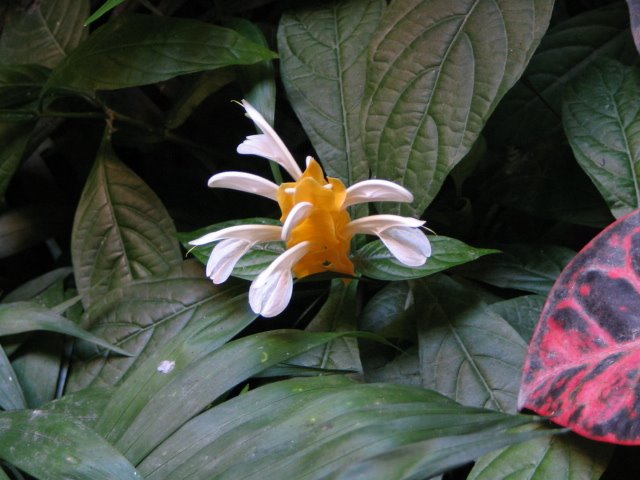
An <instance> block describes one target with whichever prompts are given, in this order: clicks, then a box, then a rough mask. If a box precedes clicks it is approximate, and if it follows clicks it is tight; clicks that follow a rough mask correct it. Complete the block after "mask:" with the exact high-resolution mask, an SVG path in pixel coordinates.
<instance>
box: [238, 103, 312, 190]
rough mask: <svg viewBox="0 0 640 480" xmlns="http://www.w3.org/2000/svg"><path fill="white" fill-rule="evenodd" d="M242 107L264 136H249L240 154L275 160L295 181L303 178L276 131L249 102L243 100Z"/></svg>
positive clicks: (239, 146)
mask: <svg viewBox="0 0 640 480" xmlns="http://www.w3.org/2000/svg"><path fill="white" fill-rule="evenodd" d="M242 106H243V107H244V109H245V111H246V112H247V115H248V116H249V118H250V119H251V120H253V123H255V124H256V126H257V127H258V128H259V129H260V130H261V131H262V135H250V136H248V137H247V139H246V140H245V141H244V142H242V143H241V144H240V145H238V149H237V151H238V153H240V154H245V155H246V154H250V155H259V156H261V157H265V158H268V159H270V160H273V161H274V162H277V163H278V164H279V165H280V166H282V167H283V168H284V169H285V170H286V171H287V172H289V175H291V176H292V177H293V179H294V180H298V179H299V178H300V177H301V176H302V171H301V170H300V167H299V166H298V164H297V163H296V161H295V160H294V158H293V156H292V155H291V153H290V152H289V150H288V149H287V147H286V146H285V144H284V142H283V141H282V140H281V139H280V137H279V136H278V134H277V133H276V132H275V130H274V129H273V128H271V125H269V123H268V122H267V121H266V120H265V119H264V117H263V116H262V115H261V114H260V112H258V111H257V110H256V109H255V108H253V106H252V105H251V104H250V103H249V102H247V101H246V100H242Z"/></svg>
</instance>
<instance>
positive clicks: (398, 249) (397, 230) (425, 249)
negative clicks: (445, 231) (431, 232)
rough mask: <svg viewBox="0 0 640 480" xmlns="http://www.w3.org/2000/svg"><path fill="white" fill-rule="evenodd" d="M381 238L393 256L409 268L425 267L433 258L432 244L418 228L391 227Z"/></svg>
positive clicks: (382, 232) (384, 231) (381, 234)
mask: <svg viewBox="0 0 640 480" xmlns="http://www.w3.org/2000/svg"><path fill="white" fill-rule="evenodd" d="M379 237H380V240H382V242H383V243H384V244H385V245H386V247H387V248H388V249H389V251H390V252H391V254H392V255H393V256H394V257H396V258H397V259H398V260H399V261H400V262H402V263H404V264H405V265H407V266H409V267H419V266H421V265H424V264H425V262H426V261H427V258H429V257H430V256H431V243H430V242H429V239H428V238H427V236H426V235H425V234H424V232H422V231H420V229H418V228H412V227H390V228H387V229H385V230H382V231H381V232H380V234H379Z"/></svg>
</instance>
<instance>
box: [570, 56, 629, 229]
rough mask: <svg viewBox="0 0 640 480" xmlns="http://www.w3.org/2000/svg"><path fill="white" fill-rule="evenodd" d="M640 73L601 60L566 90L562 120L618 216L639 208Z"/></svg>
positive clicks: (581, 159) (580, 160)
mask: <svg viewBox="0 0 640 480" xmlns="http://www.w3.org/2000/svg"><path fill="white" fill-rule="evenodd" d="M638 90H640V69H638V68H637V67H627V66H624V65H622V64H621V63H619V62H616V61H614V60H608V59H607V60H605V59H601V60H599V61H598V62H595V63H594V64H593V65H592V67H591V68H589V69H588V70H587V71H585V72H583V73H582V74H581V75H580V76H579V77H577V78H576V79H575V80H574V81H573V82H571V83H570V85H569V86H568V88H567V93H566V95H565V98H564V102H563V105H562V121H563V124H564V128H565V132H566V134H567V138H568V139H569V143H570V144H571V147H572V148H573V153H574V154H575V156H576V159H577V160H578V163H579V164H580V166H581V167H582V168H583V169H584V171H585V172H586V173H587V175H589V177H591V180H593V183H594V184H595V185H596V187H598V190H599V191H600V193H601V194H602V196H603V197H604V198H605V200H606V201H607V204H608V205H609V208H610V209H611V212H612V213H613V215H614V216H615V217H616V218H619V217H621V216H624V215H626V214H627V213H630V212H631V211H633V210H635V209H636V208H638V207H640V185H639V183H640V137H639V136H638V132H639V131H640V99H639V98H638V95H637V93H638Z"/></svg>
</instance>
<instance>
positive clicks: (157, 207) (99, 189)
mask: <svg viewBox="0 0 640 480" xmlns="http://www.w3.org/2000/svg"><path fill="white" fill-rule="evenodd" d="M175 236H176V233H175V227H174V226H173V221H172V220H171V217H170V216H169V214H168V213H167V211H166V209H165V208H164V206H163V205H162V203H161V202H160V199H159V198H158V197H157V196H156V195H155V194H154V193H153V191H151V189H150V188H149V187H148V186H147V185H146V184H145V183H144V182H143V181H142V179H141V178H140V177H138V176H137V175H136V174H135V173H134V172H133V171H131V170H130V169H129V168H128V167H127V166H125V165H124V164H123V163H122V162H120V160H118V158H117V157H116V156H115V154H114V152H113V150H112V149H111V143H110V141H109V138H108V135H105V138H104V139H103V141H102V144H101V146H100V150H99V151H98V154H97V157H96V161H95V164H94V166H93V170H92V171H91V173H90V174H89V178H88V179H87V183H86V185H85V187H84V191H83V192H82V197H81V198H80V203H79V205H78V209H77V210H76V216H75V220H74V225H73V233H72V238H71V254H72V259H73V268H74V273H75V279H76V285H77V287H78V291H79V292H80V294H82V295H83V299H82V300H83V304H84V305H85V307H88V306H90V305H91V304H92V303H93V302H94V301H95V300H96V299H97V298H99V297H100V296H101V295H103V294H104V293H106V292H108V291H109V290H112V289H114V288H117V287H119V286H122V285H125V284H127V283H130V282H132V281H133V280H136V279H140V278H144V277H147V276H150V275H161V274H164V273H167V272H168V271H169V269H170V268H171V267H172V266H173V265H178V264H180V263H181V262H182V254H181V253H180V248H179V247H178V242H177V241H176V238H175Z"/></svg>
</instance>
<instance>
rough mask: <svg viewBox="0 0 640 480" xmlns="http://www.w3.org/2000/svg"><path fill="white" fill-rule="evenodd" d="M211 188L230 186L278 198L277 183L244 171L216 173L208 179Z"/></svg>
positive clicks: (274, 198) (273, 198)
mask: <svg viewBox="0 0 640 480" xmlns="http://www.w3.org/2000/svg"><path fill="white" fill-rule="evenodd" d="M208 185H209V187H211V188H230V189H232V190H240V191H242V192H249V193H255V194H256V195H262V196H263V197H267V198H270V199H271V200H276V201H277V200H278V185H276V184H275V183H273V182H271V181H269V180H267V179H266V178H262V177H260V176H258V175H252V174H251V173H244V172H223V173H218V174H216V175H214V176H213V177H211V178H210V179H209V183H208Z"/></svg>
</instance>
